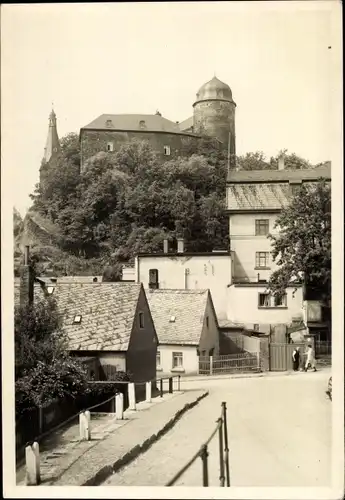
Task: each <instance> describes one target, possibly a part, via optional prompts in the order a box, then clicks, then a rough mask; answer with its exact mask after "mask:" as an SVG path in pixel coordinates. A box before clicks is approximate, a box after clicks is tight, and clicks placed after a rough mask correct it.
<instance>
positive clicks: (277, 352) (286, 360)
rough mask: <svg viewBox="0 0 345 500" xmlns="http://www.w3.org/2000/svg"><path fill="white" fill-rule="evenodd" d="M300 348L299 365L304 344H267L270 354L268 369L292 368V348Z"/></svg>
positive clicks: (283, 369) (285, 369) (276, 370)
mask: <svg viewBox="0 0 345 500" xmlns="http://www.w3.org/2000/svg"><path fill="white" fill-rule="evenodd" d="M296 347H299V348H300V366H301V364H302V363H303V359H304V358H303V351H304V348H305V344H286V343H284V344H283V343H282V344H278V343H274V344H269V350H270V352H269V355H270V358H269V359H270V371H273V372H279V371H282V372H284V371H287V370H292V353H293V350H294V349H295V348H296Z"/></svg>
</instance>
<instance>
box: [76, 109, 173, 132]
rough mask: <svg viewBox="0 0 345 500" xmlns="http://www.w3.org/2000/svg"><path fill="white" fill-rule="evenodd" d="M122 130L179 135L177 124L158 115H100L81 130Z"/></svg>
mask: <svg viewBox="0 0 345 500" xmlns="http://www.w3.org/2000/svg"><path fill="white" fill-rule="evenodd" d="M87 129H91V130H105V129H109V130H124V131H127V130H128V131H136V132H138V131H147V132H168V133H175V134H176V133H179V134H180V133H181V130H180V128H179V126H178V124H177V123H175V122H172V121H171V120H168V119H167V118H164V117H163V116H160V115H157V114H155V115H142V114H128V115H108V114H104V115H100V116H99V117H98V118H96V119H95V120H93V121H92V122H91V123H89V124H88V125H85V127H82V129H81V130H87Z"/></svg>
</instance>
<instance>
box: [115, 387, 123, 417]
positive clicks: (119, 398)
mask: <svg viewBox="0 0 345 500" xmlns="http://www.w3.org/2000/svg"><path fill="white" fill-rule="evenodd" d="M116 418H117V419H118V420H123V394H122V393H121V392H120V393H119V394H116Z"/></svg>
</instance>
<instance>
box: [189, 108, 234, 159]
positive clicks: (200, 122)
mask: <svg viewBox="0 0 345 500" xmlns="http://www.w3.org/2000/svg"><path fill="white" fill-rule="evenodd" d="M229 132H230V154H232V155H235V154H236V147H235V104H234V103H232V102H230V101H221V100H212V99H209V100H205V101H199V102H196V103H195V105H194V133H195V134H205V135H209V136H211V137H216V138H217V139H219V140H220V141H221V142H222V143H223V145H224V148H226V149H227V148H228V141H229Z"/></svg>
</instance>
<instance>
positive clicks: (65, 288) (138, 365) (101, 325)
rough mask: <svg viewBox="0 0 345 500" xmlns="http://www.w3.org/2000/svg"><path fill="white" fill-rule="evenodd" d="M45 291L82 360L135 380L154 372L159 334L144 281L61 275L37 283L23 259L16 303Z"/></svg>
mask: <svg viewBox="0 0 345 500" xmlns="http://www.w3.org/2000/svg"><path fill="white" fill-rule="evenodd" d="M26 262H28V259H27V261H26ZM47 297H54V299H55V300H56V302H57V306H58V311H59V313H60V315H61V321H62V328H63V330H64V332H65V333H66V335H67V338H68V348H69V351H70V353H71V354H72V355H74V356H78V357H80V358H81V360H82V361H83V363H86V362H87V359H88V358H89V359H90V362H91V358H92V359H93V360H95V359H97V360H98V363H99V365H100V368H101V370H103V371H104V372H107V370H108V371H109V370H110V371H112V372H116V371H123V372H127V373H129V374H130V376H131V380H132V381H133V382H143V381H148V380H153V379H154V378H155V375H156V353H157V335H156V330H155V326H154V323H153V320H152V316H151V312H150V309H149V305H148V302H147V298H146V294H145V290H144V288H143V286H142V285H140V284H136V283H121V282H116V283H104V282H93V281H92V282H85V281H84V282H81V283H78V282H76V281H71V280H68V281H67V282H64V281H63V278H60V279H59V281H57V282H56V283H50V282H45V281H43V280H39V282H37V280H36V283H35V284H34V278H33V274H32V269H31V266H29V265H24V266H23V268H22V276H21V280H20V283H19V285H15V304H17V305H18V304H19V303H21V304H23V303H30V302H32V301H38V300H46V299H47Z"/></svg>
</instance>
